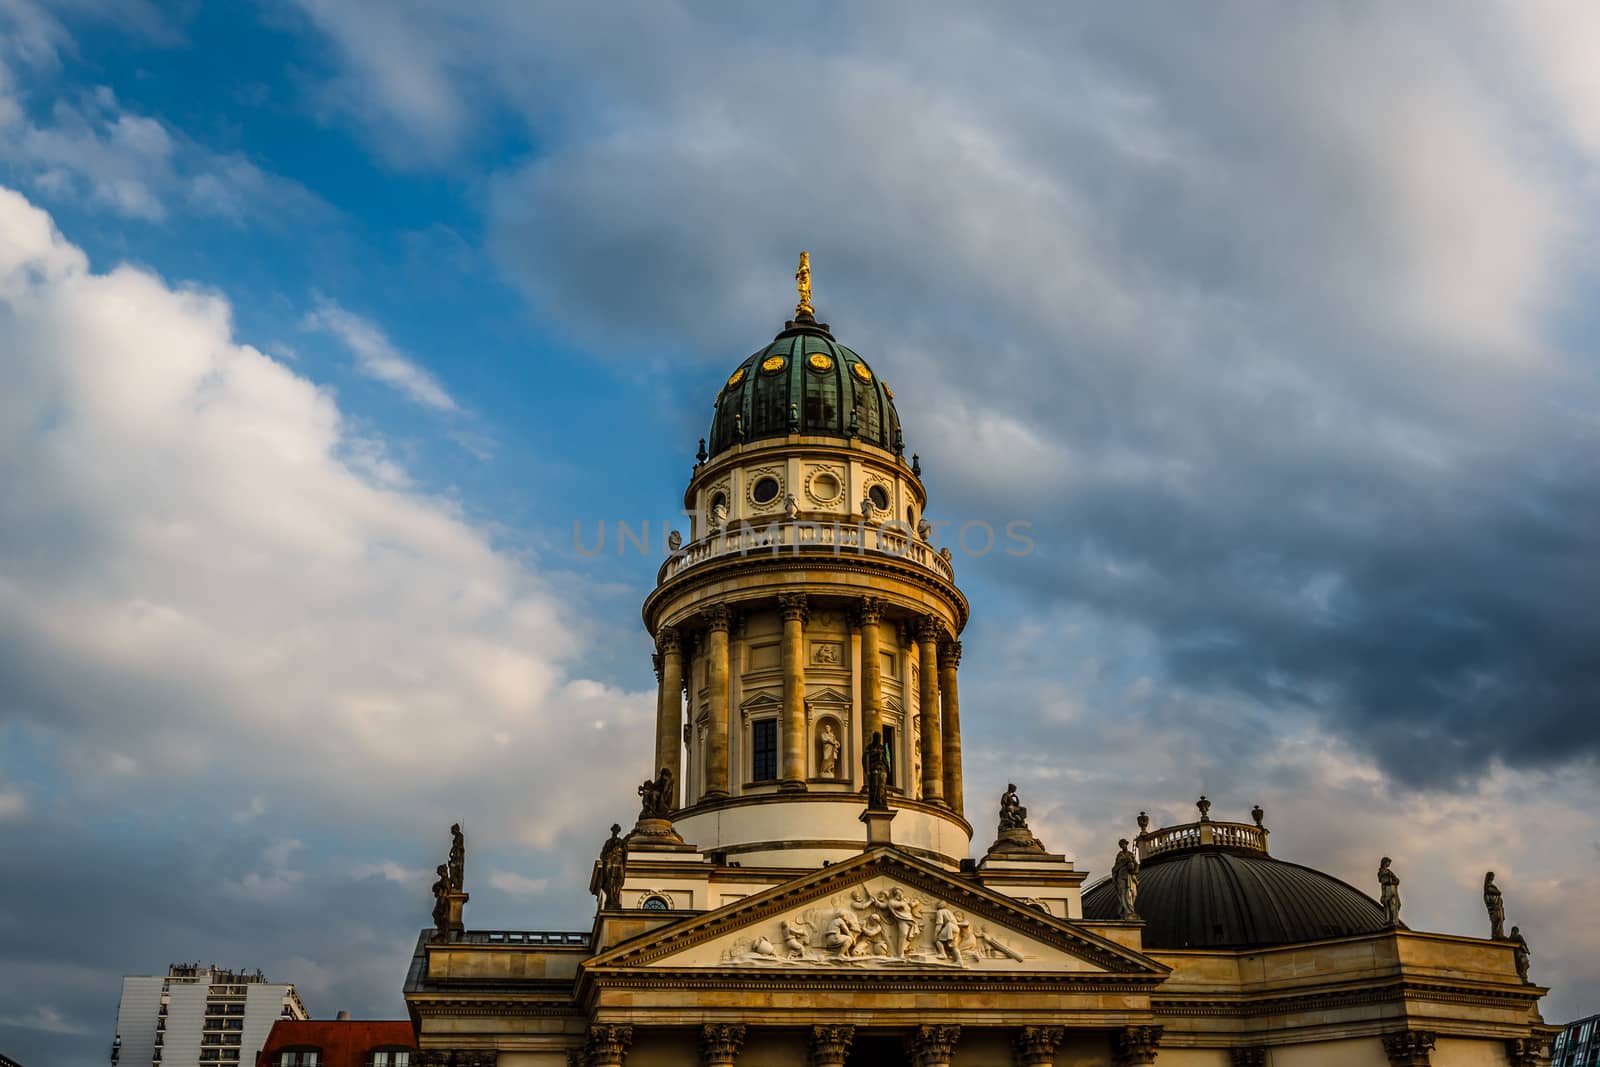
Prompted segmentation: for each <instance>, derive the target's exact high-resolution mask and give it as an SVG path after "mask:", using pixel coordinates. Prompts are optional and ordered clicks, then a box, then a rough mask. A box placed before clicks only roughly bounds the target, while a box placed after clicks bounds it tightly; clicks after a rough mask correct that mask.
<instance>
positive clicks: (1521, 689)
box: [494, 9, 1600, 784]
mask: <svg viewBox="0 0 1600 1067" xmlns="http://www.w3.org/2000/svg"><path fill="white" fill-rule="evenodd" d="M1494 17H1500V16H1499V14H1495V15H1494ZM857 19H858V21H857V22H856V23H855V24H853V25H852V31H853V32H852V35H851V36H850V40H851V46H850V47H849V48H846V49H841V50H832V49H829V48H821V47H816V48H815V50H814V51H812V50H809V49H808V46H807V45H805V44H803V43H801V44H796V43H794V42H792V41H788V40H785V41H783V42H781V43H779V42H775V41H772V40H769V39H764V38H759V37H757V38H753V39H750V40H746V41H744V42H742V46H741V47H740V48H738V49H735V50H732V51H731V52H729V53H726V54H722V55H720V57H719V65H718V69H719V81H718V84H717V86H716V88H715V89H713V88H711V87H708V86H707V85H705V84H703V83H699V82H689V81H685V80H676V81H674V80H670V79H659V78H658V75H659V72H657V71H655V70H654V69H653V68H649V67H648V65H647V69H646V70H645V71H644V72H643V73H642V74H638V75H635V76H634V77H635V80H636V81H637V82H638V84H637V85H630V83H629V82H628V81H626V80H624V81H622V82H621V84H620V85H619V84H618V83H616V82H609V83H608V89H609V90H610V91H611V92H612V93H614V94H626V93H628V92H629V91H630V89H632V90H636V91H637V94H638V95H634V96H627V97H626V104H625V105H624V106H620V107H618V108H617V109H615V110H614V112H613V114H619V115H622V116H624V117H625V118H626V121H620V120H619V121H618V122H617V123H615V124H611V125H606V124H602V125H601V126H600V127H599V129H598V132H593V133H584V134H581V135H580V134H579V133H578V132H576V131H574V130H571V129H565V130H562V131H559V132H557V133H556V134H555V135H554V136H553V137H552V143H551V144H550V145H549V146H548V148H547V151H545V152H544V153H543V154H542V155H541V156H540V157H539V158H538V159H536V160H535V161H533V162H531V163H529V164H528V165H527V166H526V167H525V168H523V169H521V170H519V171H517V172H514V173H511V174H508V175H505V176H503V177H502V178H501V179H500V180H499V182H498V184H497V186H496V191H495V197H494V205H495V219H496V221H497V223H498V230H497V232H498V235H499V241H500V246H501V251H502V254H503V256H504V258H505V260H506V262H507V263H508V265H509V267H510V269H511V270H512V271H513V273H514V275H515V276H516V277H517V278H518V279H519V280H520V281H521V282H522V284H523V285H524V286H525V288H526V290H527V292H528V293H529V295H530V297H531V298H532V300H533V301H534V302H535V303H536V305H537V306H538V307H539V309H540V310H541V312H543V313H545V314H547V315H549V316H552V317H555V318H558V319H561V320H563V321H565V322H566V323H567V324H568V325H569V327H570V328H572V329H574V330H575V331H577V332H578V333H580V334H582V335H584V336H586V337H588V338H589V339H590V340H591V341H592V342H593V343H595V344H596V345H597V346H598V347H599V348H600V349H601V350H602V351H606V352H610V353H614V354H615V355H616V356H618V357H624V358H634V357H635V356H636V355H637V353H638V351H639V350H640V348H641V346H650V347H651V349H652V350H653V351H655V352H657V353H659V352H660V351H661V350H662V349H663V348H664V349H667V350H675V351H678V352H679V353H681V355H682V356H683V357H684V358H687V359H689V360H692V361H696V362H703V363H709V364H713V365H720V364H723V363H727V364H730V365H731V363H732V362H733V361H734V360H735V359H736V358H738V356H740V355H742V354H743V352H744V351H745V350H746V349H749V348H751V347H753V346H754V344H755V343H757V342H758V341H759V340H760V338H761V337H762V335H763V334H764V333H765V332H767V331H770V329H771V328H772V327H773V326H774V325H776V322H777V320H778V319H779V318H780V317H781V314H782V311H783V308H782V306H781V300H782V297H781V293H782V291H783V288H784V284H785V283H784V279H785V276H786V274H787V271H788V270H790V269H792V268H790V267H789V266H788V258H789V257H790V256H791V255H792V254H793V251H794V250H797V249H798V248H800V247H809V248H810V249H811V251H812V254H813V263H814V268H815V277H816V284H817V293H818V301H819V307H820V308H821V309H822V314H823V315H824V317H828V318H831V319H832V320H833V321H834V322H835V324H836V327H837V328H838V330H839V333H840V336H841V337H842V338H843V339H844V340H845V341H846V342H847V343H851V344H853V345H855V346H856V347H858V348H860V349H861V350H862V351H864V352H866V353H868V355H869V358H872V359H874V360H875V362H876V365H877V366H878V368H879V370H880V371H881V372H882V373H884V374H885V375H886V376H887V377H889V378H890V379H891V380H893V381H894V383H895V385H896V388H897V390H898V394H899V395H900V397H901V403H902V411H903V412H904V413H905V415H906V417H907V432H908V438H909V440H910V443H911V447H913V448H918V449H920V450H921V452H922V453H923V456H924V461H925V463H926V464H927V466H928V468H929V470H930V472H932V474H931V481H932V483H933V484H934V485H935V486H937V489H938V496H937V498H936V500H935V505H936V507H938V508H939V509H940V510H942V511H943V512H945V513H947V514H950V515H952V516H963V517H964V516H969V515H976V516H982V517H985V518H988V519H991V520H994V519H1004V518H1010V517H1012V516H1013V515H1014V514H1015V515H1016V516H1017V517H1025V518H1027V519H1030V520H1031V521H1032V522H1033V523H1034V531H1035V536H1036V537H1037V538H1038V540H1039V547H1038V551H1037V552H1036V553H1035V554H1034V555H1033V556H1031V557H1029V558H1027V559H1025V560H1021V561H1015V560H1009V559H1004V558H1001V557H996V558H995V559H993V560H990V561H985V562H983V563H980V564H976V565H975V566H976V567H977V568H978V569H977V570H976V571H974V570H973V569H970V568H969V569H968V570H967V571H966V572H965V573H967V574H968V575H969V576H970V575H972V574H974V573H976V574H978V575H980V576H981V575H989V576H992V578H993V579H994V580H997V581H1001V582H1015V583H1016V585H1017V586H1018V587H1019V588H1021V589H1025V590H1028V591H1031V593H1032V595H1034V596H1035V597H1037V598H1040V599H1043V600H1045V601H1051V602H1065V603H1077V604H1082V605H1087V606H1090V607H1092V608H1094V610H1096V611H1097V612H1099V613H1101V614H1102V615H1104V616H1105V617H1108V618H1113V617H1114V618H1119V619H1123V620H1127V621H1130V622H1133V623H1135V624H1137V625H1140V626H1142V627H1145V628H1147V629H1148V630H1149V631H1150V632H1151V633H1153V634H1154V635H1155V636H1156V638H1157V639H1158V653H1159V655H1160V657H1161V659H1162V661H1163V662H1164V664H1165V666H1166V669H1167V671H1168V672H1169V673H1170V675H1171V676H1172V677H1173V678H1174V679H1175V680H1177V681H1179V682H1181V683H1183V684H1186V685H1189V686H1194V687H1199V688H1200V689H1201V690H1209V691H1211V692H1214V693H1217V694H1227V693H1236V694H1240V695H1243V696H1248V697H1250V698H1253V699H1257V700H1261V701H1265V702H1268V703H1277V704H1281V705H1283V706H1286V707H1287V706H1294V707H1305V708H1310V709H1313V710H1315V711H1316V712H1317V713H1318V714H1319V715H1320V716H1321V717H1322V718H1323V720H1324V721H1325V722H1326V723H1327V724H1328V725H1329V726H1330V727H1331V728H1333V729H1335V730H1336V731H1339V732H1341V733H1344V734H1346V735H1348V736H1349V737H1351V738H1353V739H1354V740H1356V742H1357V743H1358V744H1360V745H1361V746H1364V747H1366V748H1368V749H1370V750H1371V751H1373V752H1375V753H1377V754H1378V755H1379V757H1380V758H1381V759H1382V761H1383V763H1384V765H1385V766H1386V768H1388V769H1389V770H1390V771H1391V772H1393V773H1394V774H1395V775H1397V776H1398V777H1400V778H1401V779H1402V780H1405V781H1407V782H1410V783H1413V784H1441V783H1445V784H1448V783H1453V782H1455V781H1456V780H1457V779H1458V778H1459V777H1460V776H1463V775H1471V774H1474V773H1477V772H1479V771H1481V770H1482V769H1483V767H1484V766H1485V765H1486V764H1487V763H1488V761H1490V760H1491V759H1496V758H1498V759H1503V760H1507V761H1509V762H1511V763H1513V764H1518V765H1527V764H1541V763H1546V762H1549V761H1551V760H1559V759H1570V758H1578V759H1587V758H1592V757H1593V756H1594V755H1595V753H1596V752H1600V716H1596V715H1594V714H1592V712H1593V711H1594V710H1595V708H1594V704H1595V702H1596V700H1597V693H1600V688H1597V685H1600V668H1597V667H1596V666H1595V665H1594V663H1595V661H1596V659H1597V657H1595V656H1593V655H1590V654H1588V650H1590V649H1593V648H1595V647H1597V640H1600V613H1596V612H1594V611H1593V610H1592V608H1591V607H1590V605H1591V604H1592V603H1594V602H1596V600H1597V594H1600V588H1597V584H1600V579H1597V578H1596V576H1595V573H1596V572H1595V569H1594V568H1593V566H1592V565H1590V564H1589V562H1588V561H1589V560H1591V559H1592V558H1594V556H1595V555H1596V550H1597V549H1600V523H1597V522H1596V519H1597V517H1600V516H1597V500H1596V489H1595V485H1596V482H1595V472H1594V469H1593V464H1592V462H1591V461H1590V460H1589V459H1588V458H1587V457H1588V456H1592V455H1593V453H1594V445H1595V436H1596V434H1595V430H1594V427H1593V423H1592V421H1591V420H1589V419H1588V418H1587V416H1585V415H1583V414H1582V412H1584V411H1586V410H1590V409H1589V408H1588V407H1587V406H1586V405H1588V404H1591V403H1592V402H1593V400H1594V399H1595V397H1596V395H1597V390H1596V382H1595V379H1594V365H1593V362H1592V360H1590V359H1589V358H1588V357H1586V356H1585V355H1584V354H1583V348H1582V346H1576V347H1573V348H1572V349H1571V350H1564V349H1563V347H1562V346H1561V345H1560V344H1558V343H1557V342H1556V341H1555V338H1557V337H1560V336H1562V334H1563V332H1565V333H1566V335H1567V336H1571V335H1572V327H1571V324H1570V315H1568V314H1567V312H1566V311H1565V310H1564V309H1566V308H1569V307H1572V306H1574V303H1575V300H1574V298H1575V296H1576V295H1577V294H1578V293H1579V292H1581V289H1582V286H1583V284H1586V283H1587V282H1590V281H1592V277H1590V276H1588V275H1582V274H1578V275H1571V274H1568V273H1566V272H1567V270H1568V268H1569V267H1571V266H1572V265H1573V263H1574V260H1573V258H1572V257H1573V252H1574V242H1575V241H1576V239H1577V237H1578V235H1579V234H1580V233H1581V227H1579V226H1578V225H1577V224H1576V223H1575V221H1574V220H1575V219H1577V218H1579V217H1580V216H1581V215H1582V213H1583V212H1584V210H1585V209H1586V208H1589V207H1592V205H1591V204H1590V203H1589V202H1588V201H1587V200H1586V199H1585V194H1584V193H1582V192H1581V191H1580V190H1577V189H1574V188H1572V187H1569V186H1567V185H1565V184H1564V183H1563V182H1562V181H1561V176H1560V168H1559V166H1556V165H1554V164H1553V163H1552V160H1562V159H1565V160H1567V161H1576V160H1579V159H1581V154H1582V147H1581V146H1576V145H1573V144H1570V143H1567V142H1563V141H1561V140H1560V139H1559V138H1552V139H1549V140H1545V141H1539V142H1537V143H1535V140H1534V139H1533V138H1532V137H1531V135H1530V134H1529V133H1528V131H1527V130H1526V129H1525V128H1523V127H1521V126H1519V125H1518V121H1517V119H1518V107H1519V106H1521V102H1518V103H1516V104H1514V103H1511V102H1508V100H1507V99H1506V98H1505V96H1504V94H1502V93H1500V92H1499V91H1498V90H1499V87H1500V86H1502V85H1506V84H1509V85H1513V86H1523V87H1526V86H1527V85H1528V79H1529V76H1528V74H1527V72H1526V71H1524V70H1520V69H1518V68H1516V66H1515V63H1514V62H1513V61H1510V60H1508V61H1506V64H1505V66H1504V67H1502V68H1498V69H1496V70H1495V71H1494V72H1493V76H1490V75H1486V74H1483V73H1481V72H1475V71H1474V69H1473V67H1472V65H1471V64H1469V63H1468V62H1467V61H1466V57H1467V56H1468V55H1470V54H1471V53H1472V51H1473V48H1474V47H1475V41H1476V40H1477V38H1475V37H1474V34H1476V33H1480V32H1483V31H1484V30H1485V27H1486V26H1489V25H1492V24H1493V19H1492V18H1491V11H1490V10H1489V9H1472V11H1471V12H1470V14H1469V15H1466V16H1464V17H1462V18H1460V19H1458V20H1456V21H1455V22H1454V23H1451V24H1427V23H1425V22H1421V21H1416V20H1413V19H1411V18H1410V17H1408V16H1402V15H1397V14H1395V13H1392V12H1391V13H1387V14H1384V15H1382V16H1379V15H1377V14H1375V13H1367V14H1360V13H1355V14H1352V13H1349V12H1340V13H1332V12H1323V13H1317V14H1311V15H1308V14H1306V13H1304V12H1299V13H1296V14H1292V15H1290V14H1282V15H1279V16H1277V17H1274V18H1265V19H1264V18H1262V17H1260V12H1259V11H1255V12H1252V13H1251V14H1250V15H1249V16H1248V17H1246V16H1245V15H1244V13H1243V12H1242V11H1232V12H1231V13H1229V14H1228V16H1227V17H1224V18H1213V17H1212V16H1211V14H1210V13H1208V14H1207V15H1206V16H1205V17H1203V18H1202V17H1201V16H1200V15H1198V14H1196V15H1194V16H1193V17H1189V16H1186V15H1184V14H1182V13H1175V12H1171V11H1167V12H1163V14H1162V15H1161V16H1160V22H1161V25H1160V26H1159V27H1158V26H1156V25H1154V24H1153V17H1152V18H1146V17H1144V16H1142V15H1140V14H1138V13H1134V14H1127V13H1123V12H1118V13H1115V14H1111V13H1107V12H1099V13H1096V14H1092V15H1081V16H1072V17H1062V18H1054V17H1041V18H1039V19H1033V20H1028V21H1025V22H1014V23H1007V22H1005V21H1004V20H999V21H997V22H993V23H991V22H977V21H971V22H965V21H962V20H960V19H952V20H947V21H944V22H940V21H937V20H931V21H929V22H926V23H924V22H919V23H918V24H917V25H916V26H915V27H912V28H907V27H905V26H896V27H895V28H894V29H895V32H894V33H890V32H889V29H888V27H886V26H885V25H883V24H881V23H880V21H879V20H878V19H877V18H876V17H875V16H872V15H859V16H857ZM679 29H681V27H674V26H666V27H664V28H663V31H662V32H663V33H664V34H666V35H667V37H668V47H667V48H666V49H664V50H665V51H668V52H671V51H672V50H673V48H674V47H676V48H681V49H683V50H684V51H686V52H691V53H692V52H694V51H696V50H697V46H696V44H695V43H694V42H693V41H692V40H690V39H689V38H688V36H687V35H684V36H679V37H674V36H673V34H674V32H675V31H677V30H679ZM1158 29H1159V31H1160V32H1155V31H1156V30H1158ZM658 43H659V42H658ZM796 50H798V51H799V52H801V53H802V54H801V55H800V56H799V57H798V58H797V59H796V63H795V66H796V67H798V69H801V70H804V71H805V76H804V77H803V78H798V79H796V78H790V77H776V76H774V73H773V71H774V64H775V62H776V60H777V58H778V56H779V54H780V53H788V52H793V51H796ZM930 54H939V55H941V56H942V57H944V58H943V59H942V60H941V62H940V63H939V64H937V65H936V66H928V65H926V64H922V63H919V62H918V61H917V59H918V57H920V56H926V55H930ZM868 56H870V57H871V58H870V61H869V60H868V58H867V57H868ZM574 76H575V77H578V78H579V79H580V80H582V72H578V71H574ZM1496 79H1499V80H1498V81H1497V80H1496ZM1530 92H1531V90H1530ZM647 94H648V95H647ZM774 116H781V117H782V120H781V121H773V117H774ZM630 354H631V355H630ZM714 373H715V371H714V370H711V369H709V368H708V370H707V371H706V372H705V375H707V376H709V375H712V374H714ZM1558 399H1560V400H1561V401H1562V402H1561V403H1557V401H1558Z"/></svg>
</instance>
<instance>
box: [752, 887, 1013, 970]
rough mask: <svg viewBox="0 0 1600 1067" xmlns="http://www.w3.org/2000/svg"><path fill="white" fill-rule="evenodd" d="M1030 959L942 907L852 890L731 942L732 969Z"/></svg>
mask: <svg viewBox="0 0 1600 1067" xmlns="http://www.w3.org/2000/svg"><path fill="white" fill-rule="evenodd" d="M1029 958H1031V957H1030V956H1027V955H1025V954H1024V953H1022V952H1021V951H1019V950H1018V949H1015V948H1013V947H1011V946H1010V945H1009V944H1007V943H1006V942H1005V941H1004V940H1002V939H1001V938H1000V937H999V936H998V935H995V934H992V933H990V932H989V930H987V929H986V928H981V927H980V928H978V929H976V930H974V928H973V925H972V923H971V922H970V921H969V920H968V918H967V916H966V915H965V913H963V912H961V911H960V910H958V909H956V908H955V907H952V906H951V905H950V904H948V903H946V902H945V901H942V900H929V899H926V898H924V897H919V896H911V895H910V894H908V893H907V892H906V891H905V889H904V888H903V887H901V886H891V887H889V888H887V889H879V890H877V891H876V892H874V891H873V890H872V889H870V888H868V887H866V886H857V887H856V888H855V889H853V890H852V891H851V892H850V894H849V895H848V896H835V897H832V898H831V899H829V901H828V902H827V904H825V905H823V906H821V907H812V908H807V909H806V910H804V911H802V912H799V913H797V914H794V915H790V916H786V917H784V918H782V919H780V920H778V923H777V926H776V928H775V930H774V931H773V933H772V934H771V935H770V936H761V935H757V936H755V937H751V938H745V939H741V940H738V941H736V942H734V943H733V944H732V945H731V946H729V947H728V948H727V949H726V950H725V951H724V953H723V962H724V963H730V964H764V965H776V966H783V965H794V964H807V965H812V966H815V965H817V964H831V965H847V966H893V965H901V966H904V965H907V964H911V965H929V966H956V967H981V966H982V965H983V964H985V963H986V962H991V961H993V962H999V963H1002V964H1004V963H1020V962H1022V961H1024V960H1025V959H1029Z"/></svg>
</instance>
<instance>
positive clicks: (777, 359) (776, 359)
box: [761, 356, 783, 374]
mask: <svg viewBox="0 0 1600 1067" xmlns="http://www.w3.org/2000/svg"><path fill="white" fill-rule="evenodd" d="M761 369H762V370H764V371H766V372H767V373H768V374H771V373H772V372H773V371H780V370H782V369H783V357H782V356H768V357H767V358H766V359H764V360H762V362H761Z"/></svg>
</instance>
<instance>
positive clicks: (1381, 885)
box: [1378, 856, 1400, 926]
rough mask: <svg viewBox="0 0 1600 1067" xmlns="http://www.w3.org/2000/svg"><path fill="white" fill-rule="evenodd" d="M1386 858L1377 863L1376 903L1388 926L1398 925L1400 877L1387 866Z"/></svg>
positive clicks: (1389, 860)
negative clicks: (1380, 907)
mask: <svg viewBox="0 0 1600 1067" xmlns="http://www.w3.org/2000/svg"><path fill="white" fill-rule="evenodd" d="M1392 862H1394V861H1393V860H1391V859H1389V857H1388V856H1385V857H1383V859H1381V860H1379V861H1378V894H1379V899H1378V903H1380V904H1382V905H1383V914H1384V919H1385V921H1386V922H1388V924H1389V925H1390V926H1399V925H1400V876H1399V875H1398V874H1395V873H1394V868H1392V867H1390V866H1389V864H1390V863H1392Z"/></svg>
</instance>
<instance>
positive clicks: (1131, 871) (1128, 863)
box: [1111, 837, 1139, 919]
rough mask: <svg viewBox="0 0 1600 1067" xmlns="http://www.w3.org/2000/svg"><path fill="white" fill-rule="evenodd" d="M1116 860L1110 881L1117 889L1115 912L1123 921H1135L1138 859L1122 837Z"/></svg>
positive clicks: (1112, 867) (1137, 915) (1137, 895)
mask: <svg viewBox="0 0 1600 1067" xmlns="http://www.w3.org/2000/svg"><path fill="white" fill-rule="evenodd" d="M1117 850H1118V851H1117V858H1116V861H1115V862H1114V863H1112V865H1111V880H1112V882H1113V883H1114V884H1115V885H1116V887H1117V912H1118V913H1119V914H1120V915H1121V917H1122V918H1124V919H1137V918H1138V917H1139V912H1138V909H1137V907H1136V905H1137V903H1138V899H1139V857H1138V856H1136V855H1134V852H1133V850H1132V849H1131V848H1129V847H1128V839H1127V838H1126V837H1124V838H1123V839H1122V840H1121V841H1118V842H1117Z"/></svg>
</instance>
